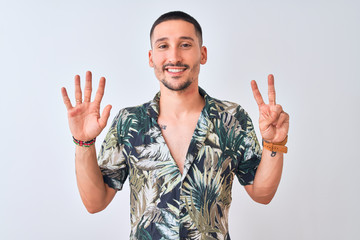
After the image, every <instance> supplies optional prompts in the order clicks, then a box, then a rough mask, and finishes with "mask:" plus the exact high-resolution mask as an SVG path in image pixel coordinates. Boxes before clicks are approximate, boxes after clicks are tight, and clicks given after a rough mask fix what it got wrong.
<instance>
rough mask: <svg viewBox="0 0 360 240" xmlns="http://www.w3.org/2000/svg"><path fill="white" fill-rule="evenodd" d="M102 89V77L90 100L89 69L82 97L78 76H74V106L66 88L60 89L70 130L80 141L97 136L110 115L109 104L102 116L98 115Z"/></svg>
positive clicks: (90, 83) (90, 77)
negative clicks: (93, 97) (93, 96)
mask: <svg viewBox="0 0 360 240" xmlns="http://www.w3.org/2000/svg"><path fill="white" fill-rule="evenodd" d="M104 90H105V78H104V77H102V78H101V79H100V82H99V87H98V90H97V91H96V95H95V99H94V101H93V102H91V92H92V75H91V72H90V71H88V72H86V81H85V88H84V99H82V91H81V87H80V76H79V75H76V76H75V100H76V105H75V106H73V105H72V104H71V101H70V99H69V97H68V94H67V92H66V89H65V88H62V89H61V93H62V97H63V100H64V104H65V106H66V108H67V111H68V119H69V126H70V131H71V134H72V135H73V137H74V138H76V139H78V140H81V141H89V140H91V139H93V138H95V137H97V136H98V135H99V134H100V133H101V131H102V130H103V129H104V128H105V126H106V123H107V120H108V118H109V115H110V110H111V105H107V106H106V107H105V108H104V110H103V112H102V116H101V117H100V103H101V99H102V97H103V95H104Z"/></svg>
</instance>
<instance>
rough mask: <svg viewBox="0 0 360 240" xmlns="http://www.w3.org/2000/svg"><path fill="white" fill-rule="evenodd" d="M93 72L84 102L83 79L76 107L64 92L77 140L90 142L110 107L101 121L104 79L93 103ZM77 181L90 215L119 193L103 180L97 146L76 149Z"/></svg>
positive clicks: (100, 128)
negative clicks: (98, 162) (97, 156)
mask: <svg viewBox="0 0 360 240" xmlns="http://www.w3.org/2000/svg"><path fill="white" fill-rule="evenodd" d="M91 78H92V76H91V72H87V73H86V82H85V88H84V102H82V92H81V87H80V77H79V76H78V75H77V76H75V99H76V106H74V107H73V106H72V104H71V101H70V99H69V97H68V95H67V92H66V89H65V88H62V89H61V92H62V96H63V100H64V104H65V106H66V108H67V111H68V120H69V126H70V131H71V134H72V135H73V136H74V137H75V138H76V139H78V140H82V141H89V140H91V139H93V138H96V137H97V136H98V135H99V134H100V133H101V131H102V130H103V129H104V128H105V126H106V123H107V120H108V118H109V115H110V110H111V106H110V105H108V106H106V107H105V108H104V110H103V113H102V116H101V117H100V103H101V99H102V97H103V95H104V89H105V78H101V79H100V82H99V87H98V90H97V92H96V95H95V99H94V101H93V102H91V92H92V86H91V85H92V83H91V82H92V80H91ZM75 167H76V179H77V184H78V189H79V192H80V196H81V199H82V201H83V203H84V205H85V207H86V209H87V210H88V211H89V212H90V213H95V212H99V211H101V210H103V209H104V208H105V207H106V206H107V205H108V204H109V203H110V202H111V200H112V199H113V197H114V196H115V193H116V191H115V190H114V189H112V188H110V187H108V186H107V185H106V184H105V183H104V180H103V177H102V174H101V171H100V168H99V166H98V164H97V159H96V149H95V145H92V146H91V147H89V148H87V147H82V146H76V150H75Z"/></svg>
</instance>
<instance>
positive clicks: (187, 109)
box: [160, 84, 205, 119]
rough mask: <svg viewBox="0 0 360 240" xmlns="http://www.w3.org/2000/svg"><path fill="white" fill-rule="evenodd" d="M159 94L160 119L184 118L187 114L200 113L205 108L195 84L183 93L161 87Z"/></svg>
mask: <svg viewBox="0 0 360 240" xmlns="http://www.w3.org/2000/svg"><path fill="white" fill-rule="evenodd" d="M160 92H161V96H160V116H161V117H165V116H166V118H176V119H181V118H186V117H187V116H188V115H189V114H193V113H198V112H200V111H201V110H202V109H203V107H204V106H205V100H204V98H203V97H202V96H201V95H200V93H199V89H198V85H197V84H191V85H190V86H189V87H188V88H186V89H185V90H183V91H172V90H169V89H167V88H166V87H165V86H163V85H161V86H160Z"/></svg>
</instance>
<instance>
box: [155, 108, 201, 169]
mask: <svg viewBox="0 0 360 240" xmlns="http://www.w3.org/2000/svg"><path fill="white" fill-rule="evenodd" d="M198 118H199V116H198V115H195V116H193V117H189V118H188V119H185V120H182V121H169V120H166V119H163V118H159V119H158V123H159V126H160V128H161V134H162V137H163V138H164V140H165V144H166V145H167V148H168V149H169V151H170V154H171V156H172V158H173V159H174V161H175V162H176V165H177V166H178V167H179V170H180V172H181V173H182V172H183V169H184V163H185V159H186V156H187V154H188V151H189V146H190V142H191V139H192V137H193V135H194V131H195V129H196V125H197V122H198Z"/></svg>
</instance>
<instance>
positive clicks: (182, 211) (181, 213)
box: [180, 207, 186, 217]
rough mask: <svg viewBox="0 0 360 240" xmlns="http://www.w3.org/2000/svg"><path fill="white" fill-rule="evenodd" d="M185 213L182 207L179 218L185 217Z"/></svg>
mask: <svg viewBox="0 0 360 240" xmlns="http://www.w3.org/2000/svg"><path fill="white" fill-rule="evenodd" d="M185 213H186V208H185V207H182V208H181V209H180V216H181V217H183V216H185Z"/></svg>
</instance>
